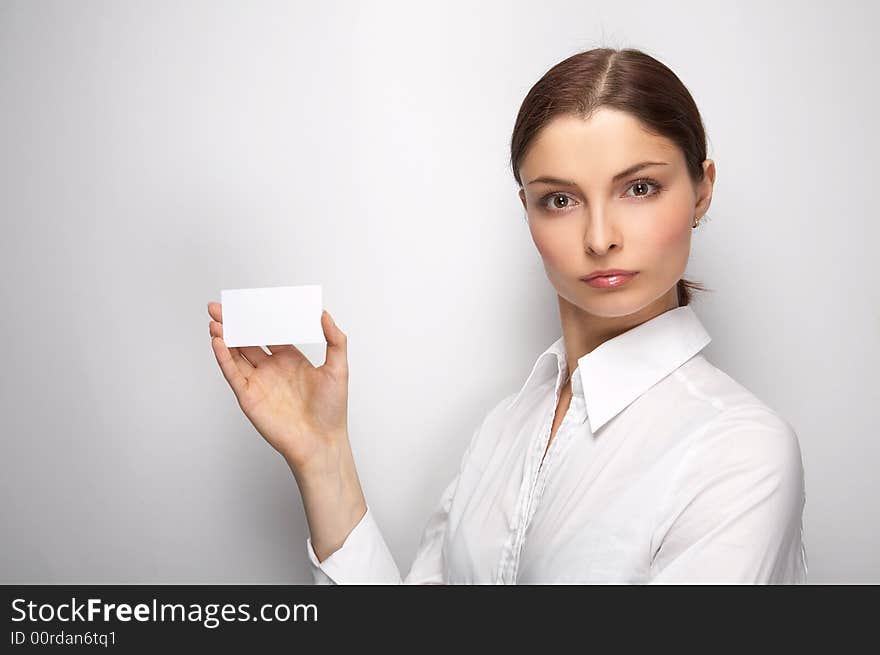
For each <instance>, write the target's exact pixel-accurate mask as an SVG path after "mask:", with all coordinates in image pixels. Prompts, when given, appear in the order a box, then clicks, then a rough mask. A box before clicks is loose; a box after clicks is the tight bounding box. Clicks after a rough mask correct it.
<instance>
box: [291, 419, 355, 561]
mask: <svg viewBox="0 0 880 655" xmlns="http://www.w3.org/2000/svg"><path fill="white" fill-rule="evenodd" d="M339 443H340V448H339V451H338V453H336V454H334V455H333V456H332V457H328V459H327V460H326V461H325V462H322V463H321V464H320V465H313V466H311V467H310V468H309V470H303V469H302V468H295V467H294V466H290V462H289V461H288V465H289V466H290V469H291V471H292V472H293V475H294V478H295V479H296V481H297V485H298V486H299V490H300V494H301V496H302V501H303V508H304V509H305V514H306V520H307V521H308V524H309V532H310V536H311V541H312V548H313V549H314V551H315V555H317V556H318V560H319V561H322V562H323V561H324V560H325V559H327V558H328V557H330V555H332V554H333V553H334V552H335V551H337V550H339V549H340V548H341V547H342V544H343V543H344V542H345V540H346V538H347V537H348V535H349V534H350V533H351V531H352V530H353V529H354V527H355V526H356V525H357V524H358V523H359V522H360V520H361V519H362V518H363V517H364V514H365V513H366V511H367V503H366V499H365V498H364V492H363V489H362V488H361V483H360V479H359V478H358V474H357V469H356V467H355V463H354V455H353V453H352V451H351V444H350V442H349V440H348V437H347V436H346V437H344V438H342V439H340V440H339Z"/></svg>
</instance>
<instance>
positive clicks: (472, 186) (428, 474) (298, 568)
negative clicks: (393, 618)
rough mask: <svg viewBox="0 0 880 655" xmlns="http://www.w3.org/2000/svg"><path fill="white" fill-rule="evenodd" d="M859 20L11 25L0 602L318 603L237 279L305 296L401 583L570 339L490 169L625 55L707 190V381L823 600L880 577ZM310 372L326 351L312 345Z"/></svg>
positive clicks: (584, 6)
mask: <svg viewBox="0 0 880 655" xmlns="http://www.w3.org/2000/svg"><path fill="white" fill-rule="evenodd" d="M878 19H880V11H878V8H877V4H876V3H868V2H865V3H834V4H833V6H832V4H831V3H819V2H812V3H805V2H790V3H785V2H774V3H768V2H752V3H745V2H737V3H729V2H723V3H722V2H719V3H706V2H673V3H663V5H662V7H661V6H658V5H657V4H656V3H655V2H628V3H624V4H619V5H614V3H607V2H585V1H584V0H577V1H576V2H542V3H535V2H531V1H530V2H525V1H523V2H482V3H473V2H459V3H450V2H443V3H407V2H396V3H387V2H381V3H380V2H363V3H355V2H348V3H331V2H321V3H315V2H296V3H294V2H247V3H245V2H222V3H221V2H184V3H177V2H142V3H141V2H19V1H16V2H10V1H8V0H4V1H3V2H2V3H0V217H2V228H3V230H2V235H3V237H2V239H0V266H2V281H0V294H2V297H0V300H2V305H0V307H2V312H3V321H2V327H0V337H2V340H3V344H4V345H5V357H4V369H5V374H4V375H3V376H2V378H0V385H2V387H0V391H2V393H0V402H2V406H0V416H2V418H0V430H2V446H0V448H2V451H0V485H2V494H3V503H2V514H0V525H2V528H0V530H2V548H0V581H2V582H5V583H19V582H20V583H154V582H155V583H203V582H204V583H210V582H214V583H222V582H241V583H245V582H252V583H273V582H277V583H310V582H311V576H310V575H309V570H308V567H307V560H306V549H305V540H306V537H307V536H308V532H307V524H306V521H305V516H304V513H303V509H302V504H301V501H300V496H299V491H298V489H297V487H296V483H295V480H294V479H293V476H292V475H291V474H290V471H289V469H288V468H287V465H286V464H285V463H284V461H283V460H282V458H281V457H280V456H279V455H278V454H277V453H276V452H275V451H274V450H272V449H271V447H270V446H269V445H268V444H267V443H265V441H264V440H263V438H262V437H261V436H260V435H259V434H258V433H257V432H256V431H255V430H254V429H253V427H252V426H251V424H250V423H249V422H248V420H247V418H246V417H245V416H244V415H243V414H242V413H241V411H240V409H239V408H238V405H237V403H236V402H235V398H234V396H233V394H232V391H231V390H230V389H229V387H228V385H227V383H226V381H225V380H224V379H223V377H222V375H221V373H220V370H219V368H218V367H217V364H216V361H215V359H214V355H213V353H212V352H211V347H210V340H209V336H208V321H209V318H208V315H207V312H206V308H205V306H206V303H207V302H208V301H209V300H217V301H219V300H220V289H221V288H242V287H258V286H282V285H291V284H322V285H324V305H325V307H326V308H327V309H328V310H329V311H330V312H331V313H332V314H333V315H334V317H335V318H336V319H337V322H338V323H339V325H340V327H341V328H342V329H343V330H344V331H345V332H346V333H347V334H348V337H349V361H350V370H351V390H350V427H351V436H352V442H353V447H354V449H355V456H356V459H357V463H358V470H359V472H360V476H361V479H362V482H363V484H364V489H365V494H366V496H367V501H368V503H370V505H371V507H372V508H373V511H374V512H375V514H376V516H377V520H378V521H379V524H380V525H381V526H382V529H383V532H384V534H385V538H386V540H387V542H388V544H389V546H390V547H391V549H392V551H393V553H394V554H395V557H396V558H397V562H398V564H399V566H400V567H401V569H402V571H403V572H405V571H406V570H408V567H409V565H410V563H411V562H412V558H413V556H414V554H415V548H416V546H417V544H418V539H419V537H420V536H421V530H422V528H423V526H424V522H425V521H426V519H427V516H428V512H429V511H430V509H431V508H432V506H433V505H434V503H435V502H436V500H437V498H438V496H439V494H440V492H441V490H442V488H443V487H444V486H445V484H446V482H447V481H448V480H449V479H451V476H452V475H453V474H454V473H455V471H456V470H457V465H458V461H459V457H460V456H461V453H462V452H463V449H464V447H465V445H466V443H467V440H468V439H469V438H470V436H471V434H472V431H473V429H474V428H475V426H476V425H477V424H478V422H479V421H480V420H481V419H482V417H483V416H484V415H485V413H486V412H487V411H488V409H489V408H490V407H491V406H492V405H494V404H495V403H496V402H497V401H498V400H500V399H501V398H502V397H503V396H504V395H506V394H508V393H511V392H513V391H514V390H516V389H517V388H518V387H519V386H520V385H521V384H522V382H523V381H524V380H525V377H526V375H527V374H528V372H529V370H530V368H531V365H532V363H533V362H534V359H535V357H537V355H538V354H539V353H540V352H541V351H542V350H543V349H544V348H546V346H547V345H549V344H550V343H551V342H552V341H553V340H555V339H556V338H557V337H558V336H559V334H560V331H559V330H560V327H559V317H558V312H557V305H556V298H555V293H554V291H553V289H552V287H551V286H550V284H549V282H548V281H547V280H546V278H545V277H544V272H543V268H542V265H541V261H540V255H539V254H538V252H537V250H536V249H535V247H534V245H533V243H532V241H531V237H530V234H529V231H528V226H527V225H526V224H525V223H524V222H523V220H522V216H523V209H522V206H521V204H520V202H519V199H518V198H517V195H516V191H517V188H516V186H515V183H514V181H513V177H512V175H511V173H510V170H509V168H508V157H509V150H508V147H509V139H510V134H511V130H512V128H513V122H514V118H515V116H516V112H517V110H518V108H519V105H520V103H521V101H522V99H523V98H524V96H525V94H526V92H527V91H528V89H529V88H530V87H531V86H532V84H534V83H535V82H536V81H537V80H538V78H539V77H540V76H541V75H542V74H543V73H544V72H545V71H546V70H547V69H548V68H549V67H550V66H552V65H553V64H555V63H557V62H558V61H561V60H562V59H563V58H565V57H567V56H569V55H571V54H574V53H575V52H577V51H579V50H583V49H587V48H591V47H597V46H602V45H608V46H612V47H637V48H641V49H643V50H645V51H646V52H648V53H649V54H652V55H653V56H655V57H658V58H659V59H661V61H663V62H664V63H666V64H667V65H669V66H670V67H671V68H672V69H673V70H674V71H675V72H676V73H677V74H678V75H679V76H680V77H681V78H682V80H683V81H684V82H685V84H686V85H687V86H688V88H689V89H690V90H691V92H692V93H693V95H694V97H695V99H696V101H697V104H698V105H699V107H700V109H701V111H702V113H703V117H704V121H705V124H706V127H707V130H708V134H709V137H710V150H709V156H710V157H712V158H713V159H714V160H715V161H716V167H717V180H716V186H715V193H714V198H713V203H712V206H711V208H710V210H709V214H708V220H707V221H706V222H705V223H704V224H703V225H702V226H701V227H700V229H699V230H697V231H696V232H695V236H694V241H693V251H692V256H691V261H690V264H689V266H688V271H687V275H688V277H690V278H692V279H697V280H701V281H702V282H703V283H704V284H706V285H707V286H709V287H711V288H713V289H714V292H712V293H704V294H702V295H700V296H698V300H697V301H696V302H695V304H694V307H695V309H696V311H697V313H698V314H699V315H700V317H701V318H702V319H703V321H704V322H705V324H706V326H707V329H708V330H709V332H710V334H711V335H712V336H713V338H714V341H713V343H712V344H711V345H710V346H709V348H708V349H707V351H705V352H706V355H707V356H708V357H709V359H710V360H711V361H713V362H714V363H716V364H717V365H718V366H719V367H721V368H722V369H724V370H725V371H727V372H728V373H729V374H730V375H731V376H732V377H734V378H735V379H737V380H738V381H740V382H741V383H742V384H744V385H745V386H746V387H748V388H749V389H751V390H752V391H753V392H754V393H756V394H757V395H758V396H759V397H761V398H762V399H763V400H764V401H765V402H766V403H767V404H769V405H770V406H771V407H773V408H775V409H776V410H777V411H779V412H780V413H781V414H782V415H783V416H784V417H785V418H786V419H787V420H789V421H790V422H791V424H792V425H793V426H794V427H795V429H796V430H797V432H798V435H799V437H800V443H801V449H802V452H803V457H804V465H805V469H806V488H807V504H806V530H805V534H806V544H807V555H808V565H809V581H810V582H815V583H826V582H851V583H858V582H880V561H878V557H877V552H880V535H878V525H880V521H878V518H880V516H878V514H880V512H878V503H880V500H878V498H880V494H878V491H880V486H878V483H877V477H876V468H877V464H878V452H880V445H878V443H880V442H878V435H877V429H876V422H877V419H876V414H877V408H878V406H880V395H878V385H877V371H878V368H880V361H878V350H880V348H878V334H880V302H878V284H877V283H878V274H877V270H876V268H875V266H873V265H869V249H870V250H872V251H874V254H876V249H877V243H878V241H880V229H878V219H877V216H876V210H875V207H876V205H877V202H878V197H877V184H876V180H875V179H874V178H873V173H874V172H875V167H874V165H873V158H874V157H875V156H876V153H877V152H878V151H880V143H878V137H877V130H876V129H875V120H876V115H877V101H878V84H877V76H876V71H875V70H874V67H873V62H874V61H876V59H877V55H878V52H877V45H876V43H877V41H876V35H875V34H874V26H876V25H877V23H878ZM304 350H305V351H306V353H307V354H308V355H309V357H310V359H312V361H313V363H315V364H316V365H317V364H320V363H322V362H323V361H324V346H323V345H321V346H320V347H315V348H309V349H305V348H304Z"/></svg>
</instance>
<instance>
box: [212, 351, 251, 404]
mask: <svg viewBox="0 0 880 655" xmlns="http://www.w3.org/2000/svg"><path fill="white" fill-rule="evenodd" d="M211 348H212V349H213V351H214V357H216V358H217V363H218V364H219V365H220V370H221V371H222V372H223V377H224V378H226V381H227V382H228V383H229V386H230V387H232V390H233V391H234V392H235V395H236V397H237V398H241V396H242V394H244V392H245V391H247V387H248V381H247V378H248V375H249V374H250V372H251V371H253V370H254V368H253V367H252V366H251V365H250V363H249V362H248V361H247V360H245V359H244V358H243V357H242V356H241V353H239V352H238V349H237V348H233V349H232V350H230V349H229V348H227V347H226V344H225V343H224V342H223V339H221V338H220V337H212V338H211Z"/></svg>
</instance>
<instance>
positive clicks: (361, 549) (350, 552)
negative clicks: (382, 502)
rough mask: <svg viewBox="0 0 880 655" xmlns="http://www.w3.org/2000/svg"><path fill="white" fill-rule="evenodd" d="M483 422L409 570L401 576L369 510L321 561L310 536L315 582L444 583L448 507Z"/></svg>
mask: <svg viewBox="0 0 880 655" xmlns="http://www.w3.org/2000/svg"><path fill="white" fill-rule="evenodd" d="M483 425H485V419H484V421H483V423H482V424H481V425H480V427H479V428H477V429H476V430H475V431H474V433H473V435H472V436H471V440H470V443H469V444H468V447H467V448H466V449H465V452H464V455H462V457H461V462H460V464H459V471H458V474H457V475H456V476H455V477H454V478H453V479H452V481H451V482H449V483H448V484H447V485H446V488H445V489H444V490H443V492H442V493H441V494H440V499H439V501H437V503H436V504H435V506H434V509H433V510H432V512H431V514H430V516H429V517H428V521H427V523H426V524H425V527H424V529H423V531H422V537H421V540H420V541H419V546H418V548H417V551H416V556H415V559H414V561H413V564H412V566H411V567H410V570H409V573H408V574H407V575H406V577H405V578H403V579H401V575H400V570H399V569H398V568H397V564H396V563H395V561H394V557H393V556H392V554H391V551H390V550H389V549H388V545H387V544H386V543H385V539H384V538H383V536H382V532H381V530H380V529H379V526H378V524H377V523H376V521H375V518H374V515H373V512H372V511H371V509H370V506H369V504H368V505H367V511H366V512H365V513H364V516H363V517H362V518H361V520H360V522H359V523H358V524H357V525H356V526H355V527H354V528H353V529H352V531H351V532H350V533H349V535H348V537H347V538H346V539H345V541H344V542H343V544H342V546H341V547H340V548H339V549H338V550H336V551H334V552H333V553H331V554H330V555H329V556H328V557H327V558H326V559H325V560H324V561H323V562H321V561H319V560H318V557H317V555H315V551H314V549H313V548H312V540H311V537H309V538H308V539H306V549H307V551H308V558H309V563H310V568H311V570H312V576H313V578H314V581H315V584H324V585H332V584H445V583H446V578H445V569H446V564H445V560H444V553H443V542H444V539H445V537H446V528H447V525H448V523H449V510H450V508H451V506H452V500H453V498H454V497H455V493H456V491H457V490H458V482H459V480H460V479H461V473H462V471H463V470H464V467H465V465H466V464H467V463H468V460H469V457H470V454H471V452H472V451H473V448H474V444H475V442H476V440H477V437H478V436H479V434H480V432H481V430H482V426H483Z"/></svg>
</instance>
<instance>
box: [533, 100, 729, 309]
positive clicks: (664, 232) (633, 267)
mask: <svg viewBox="0 0 880 655" xmlns="http://www.w3.org/2000/svg"><path fill="white" fill-rule="evenodd" d="M642 162H655V163H654V164H652V165H650V166H645V167H644V168H640V169H639V170H637V171H630V172H627V173H626V174H625V175H622V176H620V177H617V176H618V174H621V173H623V172H624V171H627V169H630V168H631V167H633V166H634V165H636V164H640V163H642ZM703 168H704V172H705V175H704V180H703V182H702V183H700V184H698V185H695V184H694V183H693V182H692V181H691V179H690V177H689V175H688V171H687V168H686V164H685V160H684V155H683V154H682V152H681V150H680V149H679V148H678V147H677V146H676V145H675V144H674V143H673V142H672V141H670V140H668V139H666V138H665V137H661V136H656V135H653V134H650V133H648V132H647V131H645V130H644V128H643V127H642V125H641V123H640V122H639V121H638V119H636V118H634V117H633V116H631V115H630V114H628V113H625V112H621V111H617V110H612V109H606V108H603V109H600V110H598V111H597V112H595V113H594V114H593V116H591V117H590V118H589V120H582V119H580V118H577V117H575V116H562V117H558V118H556V119H555V120H553V121H552V122H551V123H549V124H548V125H546V126H545V127H544V128H543V129H542V130H541V132H540V133H539V134H538V135H537V137H536V138H535V140H534V141H533V142H532V144H531V146H530V149H529V150H528V152H527V154H526V156H525V158H524V159H523V161H522V163H521V165H520V179H521V180H522V182H523V184H524V189H522V190H521V191H520V199H521V200H522V203H523V206H524V207H525V209H526V212H527V214H528V221H529V229H530V230H531V233H532V239H533V241H534V242H535V246H536V247H537V249H538V252H540V254H541V257H542V259H543V261H544V269H545V270H546V272H547V277H548V279H549V280H550V282H551V283H552V284H553V286H554V287H555V289H556V291H557V293H558V294H559V295H560V296H561V297H562V298H564V299H566V300H567V301H569V302H570V303H571V304H573V305H575V306H577V307H580V308H581V309H582V310H583V311H585V312H587V313H589V314H593V315H596V316H604V317H617V316H625V315H628V314H634V313H636V312H638V311H639V310H641V309H643V308H646V307H647V306H648V305H650V304H651V303H652V302H656V301H658V300H660V301H662V299H663V298H664V297H665V298H669V297H670V296H669V295H668V294H675V293H676V289H675V286H676V284H677V283H678V280H679V279H681V278H682V277H683V275H684V272H685V267H686V265H687V261H688V255H689V254H690V243H691V226H692V225H693V222H694V217H695V216H697V217H702V216H703V214H704V213H705V212H706V210H707V209H708V208H709V202H710V201H711V196H712V185H713V183H714V180H715V168H714V163H713V162H712V160H709V159H707V160H706V161H705V162H703ZM540 178H557V181H546V180H544V181H540ZM536 180H538V181H536ZM610 268H619V269H624V270H628V271H635V272H636V274H635V275H634V276H633V277H632V278H630V279H629V281H627V282H626V283H625V284H623V285H621V286H618V287H606V288H595V287H593V286H590V285H589V284H587V283H586V282H584V281H582V280H581V279H580V278H581V277H582V276H585V275H589V274H590V273H592V272H593V271H596V270H598V269H610ZM672 297H674V296H672ZM677 304H678V303H677V300H676V301H675V302H674V303H673V306H677Z"/></svg>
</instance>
